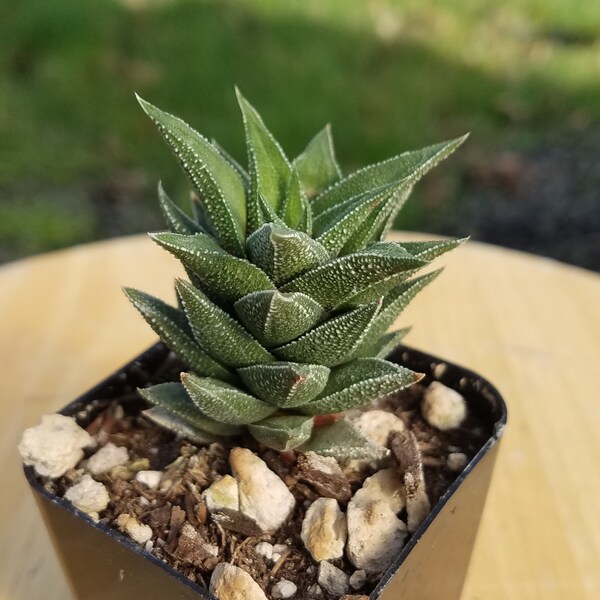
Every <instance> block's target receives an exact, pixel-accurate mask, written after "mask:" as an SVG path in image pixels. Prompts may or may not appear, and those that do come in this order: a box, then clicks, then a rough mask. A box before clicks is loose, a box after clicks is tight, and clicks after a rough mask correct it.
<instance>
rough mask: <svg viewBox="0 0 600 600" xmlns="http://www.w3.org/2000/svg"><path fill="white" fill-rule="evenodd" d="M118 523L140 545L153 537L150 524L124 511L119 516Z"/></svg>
mask: <svg viewBox="0 0 600 600" xmlns="http://www.w3.org/2000/svg"><path fill="white" fill-rule="evenodd" d="M117 525H118V526H119V528H120V529H121V530H122V531H124V532H125V533H126V534H127V535H128V536H129V537H130V538H131V539H132V540H133V541H134V542H137V543H138V544H140V545H142V546H143V545H144V544H146V542H149V541H150V540H151V539H152V529H151V528H150V527H149V526H148V525H144V524H143V523H140V522H139V521H138V520H137V519H136V518H135V517H132V516H131V515H128V514H126V513H122V514H120V515H119V516H118V517H117Z"/></svg>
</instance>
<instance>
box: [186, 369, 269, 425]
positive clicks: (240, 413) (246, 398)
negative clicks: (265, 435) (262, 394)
mask: <svg viewBox="0 0 600 600" xmlns="http://www.w3.org/2000/svg"><path fill="white" fill-rule="evenodd" d="M181 382H182V383H183V385H184V387H185V389H186V391H187V393H188V394H189V395H190V397H191V399H192V401H193V402H194V404H195V405H196V406H197V407H198V408H199V409H200V411H202V413H203V414H205V415H206V416H207V417H209V418H211V419H213V420H214V421H219V422H221V423H229V424H231V425H247V424H248V423H254V422H255V421H261V420H262V419H266V418H267V417H268V416H269V415H271V414H273V413H274V412H275V411H276V410H277V408H276V407H274V406H271V405H270V404H266V403H265V402H262V401H261V400H258V398H255V397H254V396H250V394H245V393H244V392H242V391H241V390H239V389H238V388H236V387H234V386H232V385H229V384H227V383H224V382H222V381H219V380H217V379H211V378H209V377H198V376H197V375H194V374H193V373H182V374H181Z"/></svg>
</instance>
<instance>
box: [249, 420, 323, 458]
mask: <svg viewBox="0 0 600 600" xmlns="http://www.w3.org/2000/svg"><path fill="white" fill-rule="evenodd" d="M312 425H313V422H312V418H311V417H308V418H307V417H300V416H296V415H282V416H277V417H268V418H267V419H264V420H263V421H259V422H258V423H253V424H251V425H248V430H249V431H250V433H251V434H252V435H253V436H254V437H255V438H256V439H257V440H258V441H259V442H261V443H262V444H264V445H265V446H267V447H269V448H273V449H274V450H279V451H283V450H292V449H293V448H297V447H298V446H300V444H303V443H304V442H306V440H308V438H310V434H311V432H312Z"/></svg>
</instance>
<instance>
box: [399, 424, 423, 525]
mask: <svg viewBox="0 0 600 600" xmlns="http://www.w3.org/2000/svg"><path fill="white" fill-rule="evenodd" d="M392 452H393V455H394V457H395V459H396V461H397V462H398V467H399V469H400V477H401V478H402V481H403V483H404V491H405V493H406V513H407V517H408V519H407V525H408V531H410V532H411V533H413V532H414V531H416V529H417V528H418V527H419V525H420V524H421V523H422V522H423V520H424V519H425V517H426V516H427V515H428V514H429V513H430V512H431V505H430V503H429V497H428V496H427V490H426V488H425V475H424V473H423V461H422V458H421V452H420V450H419V446H418V444H417V439H416V438H415V436H414V434H413V433H412V432H410V431H400V432H397V433H395V434H394V435H393V436H392Z"/></svg>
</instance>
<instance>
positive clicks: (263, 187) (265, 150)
mask: <svg viewBox="0 0 600 600" xmlns="http://www.w3.org/2000/svg"><path fill="white" fill-rule="evenodd" d="M236 93H237V97H238V102H239V105H240V108H241V110H242V117H243V119H244V129H245V131H246V145H247V147H248V163H249V165H250V173H251V181H252V184H253V185H257V186H258V191H259V192H260V193H261V194H262V195H263V196H264V197H265V198H266V200H267V202H268V203H269V204H270V205H271V206H272V207H273V208H274V209H275V211H276V212H278V211H279V209H280V208H281V205H282V204H283V199H284V197H285V191H286V188H287V183H288V181H289V178H290V173H291V165H290V163H289V161H288V159H287V158H286V156H285V154H284V152H283V150H282V149H281V146H280V145H279V143H278V142H277V141H276V140H275V138H274V137H273V135H272V134H271V132H270V131H269V130H268V129H267V127H266V126H265V124H264V122H263V120H262V118H261V117H260V115H259V114H258V112H257V111H256V109H255V108H254V107H253V106H252V105H251V104H250V103H249V102H248V101H247V100H246V99H245V98H244V97H243V96H242V94H241V93H240V92H239V90H236Z"/></svg>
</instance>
